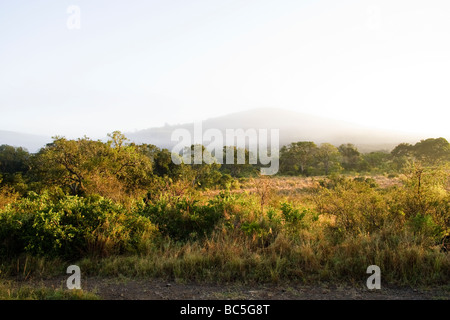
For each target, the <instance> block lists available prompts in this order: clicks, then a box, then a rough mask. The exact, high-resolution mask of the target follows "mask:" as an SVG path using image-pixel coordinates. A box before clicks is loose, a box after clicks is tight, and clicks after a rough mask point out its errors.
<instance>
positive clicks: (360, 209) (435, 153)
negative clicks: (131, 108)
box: [0, 132, 450, 292]
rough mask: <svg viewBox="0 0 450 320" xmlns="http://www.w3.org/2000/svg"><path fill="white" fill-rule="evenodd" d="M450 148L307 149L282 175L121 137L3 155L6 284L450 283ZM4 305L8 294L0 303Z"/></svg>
mask: <svg viewBox="0 0 450 320" xmlns="http://www.w3.org/2000/svg"><path fill="white" fill-rule="evenodd" d="M449 162H450V146H449V144H448V142H447V141H446V140H445V139H442V138H440V139H428V140H423V141H420V142H418V143H417V144H416V145H408V144H401V145H399V146H397V147H396V148H395V149H394V150H393V151H392V152H372V153H369V154H361V153H359V151H358V150H357V148H356V147H355V146H353V145H350V144H347V145H342V146H339V147H334V146H332V145H329V144H323V145H321V146H319V147H318V146H316V145H315V144H314V143H312V142H298V143H293V144H291V145H289V146H286V147H284V148H283V149H282V150H281V153H280V172H279V174H278V175H276V176H258V174H257V173H258V168H259V165H250V164H244V165H222V166H221V165H219V164H217V163H215V164H206V163H204V164H193V165H189V164H181V165H175V164H174V163H173V162H172V160H171V153H170V151H168V150H165V149H162V150H161V149H159V148H157V147H155V146H152V145H135V144H130V143H127V141H126V139H125V137H124V136H123V135H122V134H120V133H119V132H114V133H113V134H111V135H110V141H108V142H106V143H103V142H100V141H92V140H90V139H88V138H82V139H78V140H66V139H64V138H55V140H54V142H53V143H52V144H49V145H47V146H46V147H44V148H42V149H41V151H40V152H39V153H37V154H29V153H28V152H27V151H26V150H23V149H21V148H14V147H10V146H1V147H0V172H1V176H2V182H1V187H0V257H1V260H0V261H1V263H0V277H3V278H5V279H8V278H11V277H12V278H17V277H18V278H20V279H27V278H31V277H36V278H42V277H51V276H54V275H56V274H61V273H64V272H65V268H67V266H68V265H69V264H77V265H78V266H80V268H81V270H82V273H83V274H85V275H96V276H127V277H144V278H145V277H158V278H165V279H177V280H180V281H191V280H194V281H212V282H234V281H239V282H245V283H250V282H257V283H261V282H284V281H298V282H302V283H315V282H318V281H337V282H347V283H355V282H358V283H359V282H361V283H365V279H367V274H366V269H367V267H368V266H369V265H374V264H375V265H378V266H379V267H380V268H381V273H382V277H383V281H385V282H386V283H391V284H397V285H443V284H448V283H449V281H450V255H449V254H448V249H449V246H448V238H449V235H450V233H449V232H450V180H449V178H450V175H449V174H450V167H449ZM0 292H1V290H0Z"/></svg>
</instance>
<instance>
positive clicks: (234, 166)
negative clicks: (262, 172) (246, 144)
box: [220, 146, 257, 177]
mask: <svg viewBox="0 0 450 320" xmlns="http://www.w3.org/2000/svg"><path fill="white" fill-rule="evenodd" d="M229 149H231V150H232V151H233V156H234V160H233V163H227V161H226V158H227V150H229ZM239 151H241V152H242V151H243V152H244V157H245V163H243V164H238V152H239ZM220 171H221V172H223V173H225V174H229V175H231V176H232V177H246V176H251V175H253V174H256V172H257V168H256V165H252V164H250V152H249V151H248V150H247V149H243V150H242V149H241V150H238V148H236V146H226V147H224V148H223V162H222V166H221V167H220Z"/></svg>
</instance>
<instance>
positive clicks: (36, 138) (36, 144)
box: [0, 130, 52, 153]
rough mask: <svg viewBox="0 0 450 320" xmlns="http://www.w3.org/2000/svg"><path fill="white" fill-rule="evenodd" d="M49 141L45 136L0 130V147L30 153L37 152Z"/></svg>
mask: <svg viewBox="0 0 450 320" xmlns="http://www.w3.org/2000/svg"><path fill="white" fill-rule="evenodd" d="M51 141H52V139H51V138H50V137H46V136H41V135H35V134H29V133H21V132H14V131H5V130H0V145H2V144H7V145H10V146H14V147H22V148H25V149H27V150H28V151H29V152H32V153H35V152H38V151H39V149H40V148H42V147H44V146H45V145H46V144H47V143H49V142H51Z"/></svg>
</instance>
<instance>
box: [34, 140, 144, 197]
mask: <svg viewBox="0 0 450 320" xmlns="http://www.w3.org/2000/svg"><path fill="white" fill-rule="evenodd" d="M109 137H110V140H108V142H106V143H104V142H102V141H99V140H98V141H93V140H91V139H89V138H87V137H84V138H81V139H77V140H67V139H66V138H63V137H55V138H54V141H53V142H52V143H50V144H48V145H47V146H46V147H45V148H42V149H41V150H40V152H39V153H38V154H37V155H36V156H35V157H34V159H33V169H34V172H33V174H34V176H35V179H36V180H38V181H39V180H42V182H43V183H44V184H46V185H57V186H60V187H62V188H67V189H68V190H69V191H70V193H71V194H73V195H82V194H86V193H88V194H91V193H99V194H102V195H105V196H112V195H113V194H115V195H116V196H117V195H118V194H119V193H126V194H132V193H133V192H135V191H137V190H139V189H145V188H146V187H147V186H148V185H149V184H150V182H151V175H152V165H151V161H150V159H149V158H148V157H146V156H145V155H143V154H142V153H141V152H139V150H138V148H137V147H136V146H134V145H130V144H128V143H127V140H126V138H125V136H124V135H123V134H121V133H120V132H118V131H115V132H113V133H112V134H110V135H109Z"/></svg>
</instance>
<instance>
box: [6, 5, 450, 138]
mask: <svg viewBox="0 0 450 320" xmlns="http://www.w3.org/2000/svg"><path fill="white" fill-rule="evenodd" d="M449 37H450V1H448V0H427V1H423V0H421V1H415V0H408V1H404V0H386V1H385V0H378V1H373V0H357V1H351V0H340V1H336V0H322V1H310V0H292V1H290V0H278V1H274V0H240V1H236V0H160V1H154V0H128V1H125V0H58V1H54V0H50V1H49V0H39V1H38V0H14V1H1V2H0V115H1V116H0V130H9V131H18V132H25V133H34V134H41V135H48V136H50V135H51V136H54V135H63V136H66V137H71V138H76V137H82V136H84V135H87V136H89V137H91V138H97V137H104V136H106V134H107V133H109V132H112V131H114V130H120V131H122V132H130V131H131V132H132V131H135V130H140V129H146V128H150V127H158V126H163V125H165V124H166V123H167V124H178V123H186V122H191V121H196V120H202V119H207V118H211V117H217V116H221V115H225V114H229V113H233V112H239V111H244V110H250V109H254V108H261V107H272V108H282V109H287V110H293V111H297V112H301V113H308V114H315V115H321V116H326V117H329V118H336V119H342V120H347V121H350V122H354V123H358V124H363V125H367V126H370V127H374V128H384V129H390V130H392V129H395V130H400V131H405V132H418V133H426V134H428V135H429V136H430V137H440V136H443V137H448V138H450V125H448V123H449V119H450V117H449V115H450V108H449V106H450V90H449V89H450V41H449Z"/></svg>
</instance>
